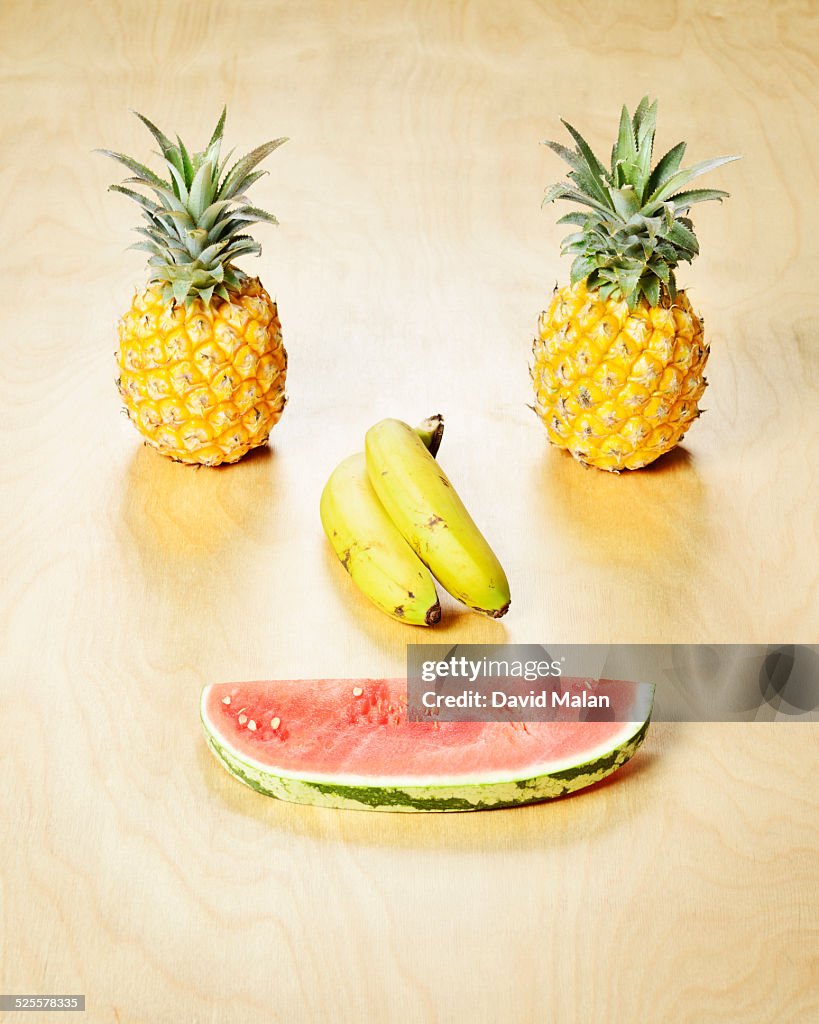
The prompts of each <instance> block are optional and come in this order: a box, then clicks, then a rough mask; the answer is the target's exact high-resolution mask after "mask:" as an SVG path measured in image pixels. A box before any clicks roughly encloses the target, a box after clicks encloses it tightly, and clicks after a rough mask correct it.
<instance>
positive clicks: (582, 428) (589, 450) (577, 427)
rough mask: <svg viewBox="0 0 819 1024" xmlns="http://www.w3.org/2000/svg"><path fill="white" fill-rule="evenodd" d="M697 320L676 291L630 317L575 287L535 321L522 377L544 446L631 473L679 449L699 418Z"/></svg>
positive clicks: (701, 349)
mask: <svg viewBox="0 0 819 1024" xmlns="http://www.w3.org/2000/svg"><path fill="white" fill-rule="evenodd" d="M708 353H709V347H708V345H706V344H705V341H704V336H703V326H702V321H701V320H700V318H699V317H698V316H697V315H696V313H695V312H694V310H693V308H692V307H691V304H690V302H689V301H688V297H687V296H686V295H685V293H684V292H682V291H679V292H677V295H676V297H675V298H674V299H673V300H671V299H667V300H666V301H665V302H664V303H662V304H661V305H659V306H650V305H649V304H648V302H647V301H646V299H645V298H641V300H640V301H639V303H638V304H637V306H636V307H635V308H634V309H632V310H630V309H629V308H628V305H627V304H626V302H624V301H622V300H614V299H603V298H601V296H600V295H599V293H598V292H596V291H593V290H590V289H589V288H587V286H586V283H585V281H579V282H578V283H577V284H575V285H570V286H566V287H564V288H559V289H557V290H556V291H555V294H554V296H553V298H552V301H551V304H550V306H549V309H548V310H546V311H545V312H543V313H541V315H540V317H539V320H538V332H537V336H536V337H535V340H534V345H533V360H532V364H531V368H530V374H531V378H532V384H533V386H534V390H535V411H536V412H537V414H538V415H539V416H540V418H541V420H542V421H543V423H544V425H545V427H546V432H547V434H548V437H549V440H550V441H551V443H552V444H554V445H557V446H558V447H559V448H565V449H567V450H568V451H569V452H571V454H572V455H573V456H574V458H575V459H577V460H578V461H579V462H582V463H585V464H586V465H588V466H595V467H596V468H597V469H605V470H608V471H609V472H613V473H617V472H619V471H620V470H623V469H640V468H641V467H643V466H647V465H649V463H651V462H653V461H654V460H655V459H658V458H659V457H660V456H661V455H663V454H664V453H665V452H667V451H670V450H671V449H672V448H674V447H675V446H676V445H678V444H679V443H680V440H681V439H682V437H683V435H684V434H685V432H686V431H687V430H688V428H689V427H690V426H691V424H692V423H693V422H694V420H695V419H697V417H698V416H699V415H700V410H699V406H698V402H699V400H700V398H701V397H702V394H703V392H704V391H705V388H706V385H707V382H706V379H705V377H704V376H703V370H704V368H705V364H706V362H707V360H708Z"/></svg>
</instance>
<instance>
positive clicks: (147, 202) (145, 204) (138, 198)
mask: <svg viewBox="0 0 819 1024" xmlns="http://www.w3.org/2000/svg"><path fill="white" fill-rule="evenodd" d="M108 191H109V192H120V193H121V194H122V195H124V196H128V198H129V199H133V200H134V202H135V203H139V205H140V206H141V207H142V208H143V209H144V210H145V211H146V212H149V213H155V212H156V211H157V210H160V209H161V207H160V206H159V204H158V203H155V202H153V200H151V199H149V198H148V197H147V196H144V195H142V193H141V192H134V190H133V189H131V188H125V186H124V185H109V186H108Z"/></svg>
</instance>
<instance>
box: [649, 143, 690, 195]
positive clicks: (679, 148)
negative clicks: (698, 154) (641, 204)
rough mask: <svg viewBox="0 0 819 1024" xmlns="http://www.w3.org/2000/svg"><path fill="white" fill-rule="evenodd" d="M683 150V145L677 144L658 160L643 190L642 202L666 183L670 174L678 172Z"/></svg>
mask: <svg viewBox="0 0 819 1024" xmlns="http://www.w3.org/2000/svg"><path fill="white" fill-rule="evenodd" d="M685 149H686V145H685V143H684V142H678V143H677V145H676V146H674V147H673V148H672V149H669V151H668V152H667V153H666V154H665V156H663V157H662V158H661V159H660V160H659V162H658V163H657V165H656V167H655V168H654V170H653V171H652V172H651V174H650V175H649V179H648V181H647V182H646V187H645V188H644V189H643V201H645V200H646V198H647V197H648V196H650V195H651V194H652V193H653V192H655V191H656V190H657V189H658V188H659V186H660V185H661V184H662V183H663V182H664V181H667V180H668V178H670V177H671V175H672V174H675V173H676V172H677V171H678V170H679V167H680V164H681V163H682V158H683V157H684V156H685Z"/></svg>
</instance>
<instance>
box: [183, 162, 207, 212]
mask: <svg viewBox="0 0 819 1024" xmlns="http://www.w3.org/2000/svg"><path fill="white" fill-rule="evenodd" d="M212 171H213V168H212V166H211V163H210V161H209V160H205V161H204V163H203V164H202V166H201V167H200V168H199V170H198V171H197V172H196V176H195V177H194V179H193V183H192V184H191V190H190V197H189V199H188V209H189V210H190V213H191V216H192V217H193V219H194V220H195V221H197V222H198V220H199V218H200V217H201V216H202V214H203V213H204V212H205V210H206V209H207V208H208V201H209V199H210V197H211V195H212V192H213V183H212V178H211V173H212Z"/></svg>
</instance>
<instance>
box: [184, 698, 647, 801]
mask: <svg viewBox="0 0 819 1024" xmlns="http://www.w3.org/2000/svg"><path fill="white" fill-rule="evenodd" d="M213 689H214V688H213V687H205V689H204V690H203V692H202V701H201V717H202V724H203V727H204V730H205V734H206V737H207V741H208V746H209V747H210V750H211V751H212V753H213V755H214V757H215V758H216V760H217V761H218V762H219V763H220V764H221V765H222V766H223V767H224V768H226V769H227V771H228V772H230V774H231V775H233V776H234V777H235V778H236V779H238V780H239V781H240V782H243V783H244V784H245V785H246V786H249V787H250V788H251V789H254V790H256V792H258V793H261V794H264V795H265V796H270V797H274V798H275V799H277V800H285V801H288V802H291V803H301V804H310V805H314V806H321V807H334V808H342V809H348V810H374V811H403V812H413V811H415V812H418V811H422V812H430V811H431V812H447V811H450V812H452V811H479V810H492V809H499V808H503V807H517V806H520V805H523V804H531V803H538V802H540V801H544V800H551V799H554V798H556V797H561V796H566V795H568V794H569V793H574V792H576V791H577V790H580V789H584V788H585V787H587V786H591V785H592V784H594V783H596V782H599V781H600V780H601V779H604V778H606V777H607V776H609V775H611V774H612V773H613V772H615V771H617V769H618V768H621V767H622V766H623V765H624V764H625V763H626V762H627V761H629V760H630V759H631V757H632V756H633V755H634V753H635V752H636V751H637V749H638V748H639V746H640V745H641V743H642V742H643V740H644V739H645V736H646V733H647V731H648V727H649V722H650V711H651V701H650V700H649V701H648V702H647V703H643V706H642V708H641V709H640V710H641V714H642V716H643V717H642V720H641V721H630V722H622V723H617V724H615V725H614V726H613V730H614V731H613V732H612V734H611V735H609V736H607V737H606V741H605V743H604V744H598V745H597V746H595V747H593V748H591V749H585V750H579V751H577V752H576V753H575V754H574V755H572V756H571V757H565V756H564V757H561V758H559V759H555V760H551V761H546V762H543V763H538V764H532V765H530V766H527V767H525V768H524V769H523V770H521V768H520V767H518V768H516V769H515V770H514V771H512V772H507V773H504V771H502V770H501V771H498V770H492V771H489V772H487V773H485V774H481V773H480V772H477V773H476V772H472V773H470V774H469V775H455V776H451V777H446V776H444V775H440V774H439V775H437V776H430V775H420V774H417V775H415V776H412V777H410V776H406V777H402V776H396V775H385V776H382V777H378V776H373V775H366V776H365V775H359V774H347V773H344V772H338V773H335V772H333V773H329V772H316V771H310V770H308V769H307V768H305V769H304V770H302V769H301V768H298V769H293V768H292V767H291V768H283V767H281V766H277V765H275V764H272V763H264V762H262V761H261V760H259V759H257V758H256V757H253V756H251V755H250V754H249V753H248V752H247V750H241V749H239V748H238V745H237V743H236V742H231V738H230V737H229V736H227V735H226V730H224V729H221V728H220V727H219V725H218V724H217V723H216V722H214V720H213V717H212V716H211V714H210V713H209V710H208V702H209V697H210V696H211V691H212V690H213ZM495 724H496V725H497V726H498V728H504V724H503V723H493V725H495ZM506 727H507V728H508V725H507V726H506ZM574 727H575V728H576V729H582V728H583V726H582V724H579V723H578V724H575V726H574ZM387 728H389V727H387ZM428 728H430V729H431V728H433V726H432V725H429V726H428Z"/></svg>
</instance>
